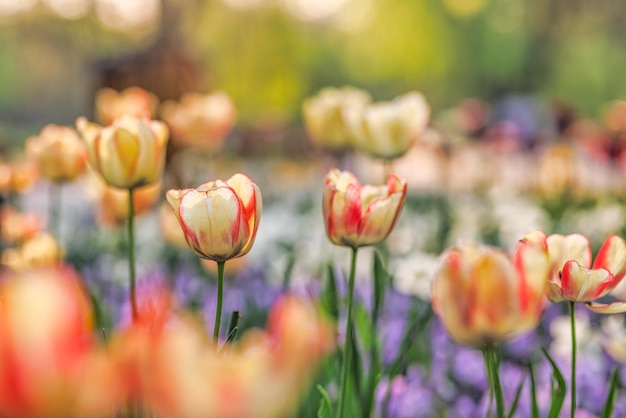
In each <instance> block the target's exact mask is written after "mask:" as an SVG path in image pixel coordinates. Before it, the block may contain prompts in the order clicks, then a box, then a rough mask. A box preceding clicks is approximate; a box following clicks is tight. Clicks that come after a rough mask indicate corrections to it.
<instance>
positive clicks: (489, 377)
mask: <svg viewBox="0 0 626 418" xmlns="http://www.w3.org/2000/svg"><path fill="white" fill-rule="evenodd" d="M482 352H483V359H484V362H485V369H486V371H487V387H488V388H489V403H488V404H487V417H489V416H490V413H491V408H492V406H493V395H494V391H493V378H492V375H493V373H492V371H491V359H490V357H489V347H488V346H485V347H483V349H482Z"/></svg>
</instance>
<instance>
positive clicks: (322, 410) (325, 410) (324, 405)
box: [317, 385, 333, 418]
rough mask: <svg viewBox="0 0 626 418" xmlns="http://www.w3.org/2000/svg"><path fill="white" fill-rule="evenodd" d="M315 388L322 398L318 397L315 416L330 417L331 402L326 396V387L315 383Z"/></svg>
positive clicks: (331, 414) (320, 417)
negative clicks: (318, 405)
mask: <svg viewBox="0 0 626 418" xmlns="http://www.w3.org/2000/svg"><path fill="white" fill-rule="evenodd" d="M317 390H318V391H319V393H320V395H322V398H321V399H320V407H319V409H318V410H317V418H330V417H332V416H333V404H332V402H331V401H330V396H328V392H326V389H324V388H323V387H322V385H317Z"/></svg>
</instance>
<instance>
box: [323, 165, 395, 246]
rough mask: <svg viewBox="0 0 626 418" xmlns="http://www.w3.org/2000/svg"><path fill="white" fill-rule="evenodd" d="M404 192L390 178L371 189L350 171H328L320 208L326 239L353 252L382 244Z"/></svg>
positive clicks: (391, 226)
mask: <svg viewBox="0 0 626 418" xmlns="http://www.w3.org/2000/svg"><path fill="white" fill-rule="evenodd" d="M406 191H407V184H406V181H404V180H402V179H400V178H398V177H396V176H395V175H393V174H392V175H390V176H389V178H388V180H387V185H386V186H371V185H361V183H360V182H359V180H358V179H357V178H356V177H355V176H354V174H352V173H350V172H349V171H341V170H338V169H333V170H331V171H330V172H329V173H328V174H327V175H326V178H325V187H324V197H323V205H322V210H323V214H324V225H325V227H326V234H327V235H328V238H329V239H330V240H331V241H332V242H333V243H334V244H336V245H343V246H347V247H352V248H358V247H363V246H366V245H374V244H378V243H380V242H382V241H383V240H384V239H385V238H386V237H387V236H388V235H389V233H390V232H391V230H392V229H393V227H394V225H395V224H396V221H397V220H398V217H399V215H400V211H401V210H402V206H403V204H404V200H405V198H406Z"/></svg>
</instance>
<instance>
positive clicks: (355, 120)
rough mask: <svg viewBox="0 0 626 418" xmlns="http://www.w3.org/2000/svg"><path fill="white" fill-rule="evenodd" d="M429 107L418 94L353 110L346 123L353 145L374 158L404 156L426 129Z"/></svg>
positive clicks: (350, 111) (412, 93) (353, 108)
mask: <svg viewBox="0 0 626 418" xmlns="http://www.w3.org/2000/svg"><path fill="white" fill-rule="evenodd" d="M429 119H430V108H429V106H428V103H427V102H426V99H425V98H424V96H423V95H422V94H420V93H417V92H411V93H407V94H405V95H403V96H400V97H396V98H395V99H393V100H392V101H391V102H378V103H372V104H370V105H368V106H363V107H360V108H359V107H352V108H350V109H348V110H347V111H346V114H345V120H346V123H347V127H348V129H349V130H350V132H351V138H352V141H353V145H354V147H355V148H356V149H358V150H361V151H363V152H365V153H367V154H369V155H371V156H373V157H376V158H384V159H393V158H397V157H400V156H401V155H403V154H404V153H406V152H407V151H408V150H409V148H410V147H411V145H413V143H414V142H415V140H416V139H418V138H419V137H420V136H421V135H422V134H423V132H424V130H425V129H426V127H427V126H428V121H429Z"/></svg>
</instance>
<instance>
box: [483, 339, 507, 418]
mask: <svg viewBox="0 0 626 418" xmlns="http://www.w3.org/2000/svg"><path fill="white" fill-rule="evenodd" d="M483 355H484V358H485V367H486V368H487V380H488V382H489V389H490V392H491V396H490V398H493V397H495V398H496V411H497V417H498V418H504V417H505V412H504V396H503V395H502V385H501V384H500V374H499V370H498V369H499V367H498V350H497V349H496V347H495V346H493V345H488V346H486V347H484V348H483ZM490 404H491V402H490Z"/></svg>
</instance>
